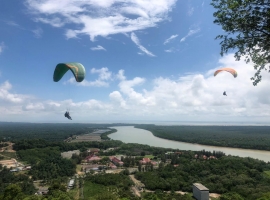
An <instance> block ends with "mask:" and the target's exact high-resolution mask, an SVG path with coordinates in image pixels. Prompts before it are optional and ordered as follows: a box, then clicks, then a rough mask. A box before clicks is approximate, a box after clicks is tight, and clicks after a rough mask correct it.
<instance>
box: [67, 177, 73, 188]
mask: <svg viewBox="0 0 270 200" xmlns="http://www.w3.org/2000/svg"><path fill="white" fill-rule="evenodd" d="M73 187H74V179H70V181H69V184H68V188H73Z"/></svg>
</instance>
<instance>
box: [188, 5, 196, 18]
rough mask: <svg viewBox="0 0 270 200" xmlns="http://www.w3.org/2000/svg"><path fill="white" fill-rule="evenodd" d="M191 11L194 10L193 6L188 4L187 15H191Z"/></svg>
mask: <svg viewBox="0 0 270 200" xmlns="http://www.w3.org/2000/svg"><path fill="white" fill-rule="evenodd" d="M193 12H194V8H193V7H191V6H189V8H188V12H187V14H188V16H191V15H193Z"/></svg>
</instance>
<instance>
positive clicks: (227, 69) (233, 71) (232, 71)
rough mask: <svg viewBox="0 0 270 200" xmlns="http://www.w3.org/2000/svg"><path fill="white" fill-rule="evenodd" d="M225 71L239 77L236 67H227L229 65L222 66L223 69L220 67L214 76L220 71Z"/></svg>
mask: <svg viewBox="0 0 270 200" xmlns="http://www.w3.org/2000/svg"><path fill="white" fill-rule="evenodd" d="M223 71H225V72H229V73H231V74H232V75H233V77H234V78H236V77H237V72H236V71H235V70H234V69H232V68H227V67H226V68H221V69H218V70H217V71H215V73H214V76H216V75H218V74H219V73H220V72H223Z"/></svg>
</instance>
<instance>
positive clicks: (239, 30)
mask: <svg viewBox="0 0 270 200" xmlns="http://www.w3.org/2000/svg"><path fill="white" fill-rule="evenodd" d="M211 5H212V6H213V7H214V8H215V9H217V11H216V12H214V17H215V20H214V23H215V24H218V25H221V26H222V29H223V30H224V31H225V34H222V35H218V36H217V37H216V39H221V40H222V41H221V42H220V44H221V53H220V54H221V55H222V56H223V55H224V54H225V53H227V52H228V50H230V49H235V50H236V52H235V55H234V56H235V58H236V60H240V58H241V57H244V58H245V61H246V63H249V62H250V61H252V62H253V63H254V64H255V65H254V68H255V70H256V73H255V74H254V76H253V77H252V78H251V80H253V85H254V86H255V85H257V84H258V83H259V82H260V81H261V78H262V77H261V70H263V69H265V70H267V68H268V70H269V72H270V66H269V62H270V51H269V49H270V3H269V1H268V0H212V3H211Z"/></svg>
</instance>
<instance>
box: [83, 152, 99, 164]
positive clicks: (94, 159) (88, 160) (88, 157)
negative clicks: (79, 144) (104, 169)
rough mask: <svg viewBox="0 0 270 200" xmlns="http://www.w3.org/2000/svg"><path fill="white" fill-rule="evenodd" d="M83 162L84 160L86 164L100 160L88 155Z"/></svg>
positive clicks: (93, 155)
mask: <svg viewBox="0 0 270 200" xmlns="http://www.w3.org/2000/svg"><path fill="white" fill-rule="evenodd" d="M85 160H86V162H92V161H100V160H101V158H100V157H98V156H96V155H95V154H92V155H90V156H87V157H86V158H85Z"/></svg>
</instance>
